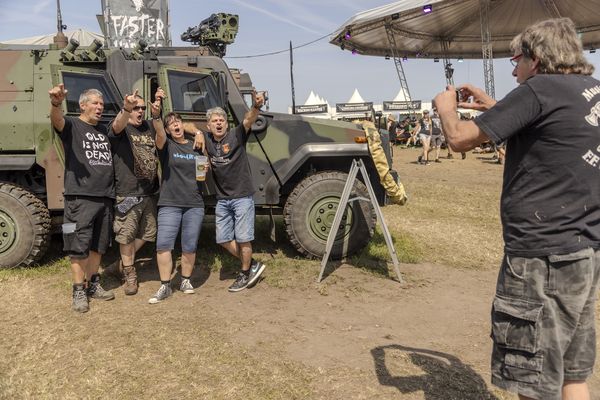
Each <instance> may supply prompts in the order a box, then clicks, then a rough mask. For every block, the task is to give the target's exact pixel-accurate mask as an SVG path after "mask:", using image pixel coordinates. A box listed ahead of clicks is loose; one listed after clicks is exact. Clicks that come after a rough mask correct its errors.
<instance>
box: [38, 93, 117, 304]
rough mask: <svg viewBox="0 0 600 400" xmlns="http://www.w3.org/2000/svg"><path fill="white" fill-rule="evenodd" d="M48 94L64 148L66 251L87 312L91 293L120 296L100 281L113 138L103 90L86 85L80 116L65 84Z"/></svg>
mask: <svg viewBox="0 0 600 400" xmlns="http://www.w3.org/2000/svg"><path fill="white" fill-rule="evenodd" d="M49 95H50V103H51V106H50V121H51V123H52V127H53V128H54V130H55V132H56V133H57V134H58V136H59V137H60V140H61V141H62V143H63V148H64V152H65V181H64V182H65V183H64V185H65V191H64V205H65V209H64V218H63V222H64V223H63V242H64V245H63V250H64V251H65V252H66V253H67V254H68V255H69V257H70V259H71V272H72V277H73V303H72V307H73V310H75V311H77V312H82V313H83V312H87V311H88V310H89V303H88V296H89V297H90V298H93V299H100V300H112V299H114V298H115V295H114V294H113V293H112V292H111V291H107V290H104V289H103V288H102V286H100V275H98V268H99V266H100V259H101V257H102V254H104V253H105V252H106V250H107V249H108V247H109V245H110V241H111V234H112V231H111V223H112V207H113V199H114V197H115V189H114V180H113V162H112V154H111V150H110V142H109V140H108V135H107V132H106V127H104V126H103V125H100V124H99V122H100V118H101V117H102V111H103V110H104V100H103V96H102V93H101V92H100V91H99V90H96V89H87V90H85V91H84V92H83V93H81V95H80V96H79V107H80V110H81V113H80V115H79V117H65V116H64V115H63V110H62V104H63V102H64V100H65V98H66V96H67V90H66V89H65V87H64V85H63V84H60V85H58V86H56V87H54V88H52V89H51V90H50V91H49ZM86 279H88V280H89V285H88V287H87V288H86V285H85V281H86Z"/></svg>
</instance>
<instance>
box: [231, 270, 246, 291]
mask: <svg viewBox="0 0 600 400" xmlns="http://www.w3.org/2000/svg"><path fill="white" fill-rule="evenodd" d="M249 279H250V277H249V276H248V275H246V274H244V273H243V272H240V273H239V275H238V276H237V278H236V279H235V282H233V283H232V284H231V286H229V291H230V292H239V291H240V290H244V289H246V287H247V286H248V282H249Z"/></svg>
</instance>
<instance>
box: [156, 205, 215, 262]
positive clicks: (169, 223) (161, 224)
mask: <svg viewBox="0 0 600 400" xmlns="http://www.w3.org/2000/svg"><path fill="white" fill-rule="evenodd" d="M203 219H204V208H203V207H192V208H187V207H170V206H161V207H159V208H158V234H157V237H156V251H165V250H168V251H171V250H173V249H174V248H175V240H176V239H177V234H178V233H179V228H181V251H182V252H184V253H195V252H196V249H197V248H198V237H199V236H200V228H201V227H202V220H203Z"/></svg>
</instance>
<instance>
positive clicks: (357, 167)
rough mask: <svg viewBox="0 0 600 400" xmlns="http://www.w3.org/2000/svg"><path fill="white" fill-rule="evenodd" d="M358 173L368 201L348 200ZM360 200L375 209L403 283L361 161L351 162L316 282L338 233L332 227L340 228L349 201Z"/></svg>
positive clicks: (385, 227)
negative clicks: (361, 178) (366, 192)
mask: <svg viewBox="0 0 600 400" xmlns="http://www.w3.org/2000/svg"><path fill="white" fill-rule="evenodd" d="M358 171H360V173H361V174H362V177H363V180H364V182H365V185H366V186H367V190H368V191H369V199H365V198H364V197H355V198H352V199H350V192H351V191H352V186H354V181H355V180H356V176H357V175H358ZM361 200H362V201H370V202H371V204H372V205H373V208H375V213H376V214H377V220H378V221H379V224H380V225H381V228H382V229H383V237H384V238H385V242H386V244H387V248H388V250H389V252H390V256H391V257H392V262H393V263H394V269H395V271H396V275H397V276H398V281H399V282H401V283H402V282H403V280H402V275H401V274H400V268H399V263H398V257H397V256H396V249H395V248H394V244H393V243H392V236H391V235H390V231H389V230H388V227H387V225H386V223H385V220H384V219H383V214H382V213H381V208H379V204H378V203H377V198H376V197H375V192H374V191H373V186H371V181H370V180H369V175H368V174H367V170H366V168H365V165H364V164H363V162H362V160H361V159H354V160H352V167H351V168H350V173H349V174H348V180H346V185H345V186H344V191H343V192H342V197H341V198H340V204H339V206H338V209H337V211H336V213H335V217H334V218H333V224H332V225H331V230H330V231H329V235H328V236H327V245H326V246H325V254H324V255H323V260H322V261H321V272H320V273H319V278H318V279H317V282H321V280H322V279H323V273H324V272H325V267H326V266H327V261H329V256H330V255H331V249H332V248H333V242H335V236H336V233H337V231H338V230H337V229H334V227H338V226H340V223H341V222H342V215H343V214H344V211H345V210H346V206H347V205H348V203H349V202H351V201H361Z"/></svg>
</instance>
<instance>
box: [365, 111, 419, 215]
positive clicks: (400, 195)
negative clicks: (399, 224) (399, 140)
mask: <svg viewBox="0 0 600 400" xmlns="http://www.w3.org/2000/svg"><path fill="white" fill-rule="evenodd" d="M362 126H363V129H364V130H365V134H366V135H367V142H368V143H369V151H370V152H371V155H372V156H373V161H374V162H375V168H377V174H378V175H379V181H380V182H381V185H382V186H383V187H384V189H385V191H386V193H387V195H388V196H389V198H390V200H391V201H392V203H394V204H399V205H401V206H402V205H404V204H406V202H407V201H408V196H407V195H406V191H405V190H404V185H403V184H402V183H401V182H398V183H396V181H395V180H394V178H393V177H392V174H391V173H390V167H389V165H388V162H387V158H386V157H385V152H384V150H383V147H382V143H381V136H380V135H379V132H378V131H377V129H376V128H375V125H374V124H373V123H372V122H370V121H364V122H363V124H362Z"/></svg>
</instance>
